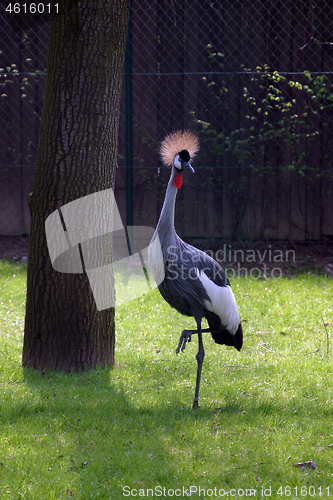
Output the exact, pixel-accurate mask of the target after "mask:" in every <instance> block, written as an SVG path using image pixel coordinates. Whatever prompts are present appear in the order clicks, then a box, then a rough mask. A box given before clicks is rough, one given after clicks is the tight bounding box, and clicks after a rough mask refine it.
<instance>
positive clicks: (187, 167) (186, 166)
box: [182, 161, 195, 174]
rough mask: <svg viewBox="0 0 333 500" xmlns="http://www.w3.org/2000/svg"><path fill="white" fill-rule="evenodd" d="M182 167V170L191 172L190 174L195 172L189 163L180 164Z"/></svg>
mask: <svg viewBox="0 0 333 500" xmlns="http://www.w3.org/2000/svg"><path fill="white" fill-rule="evenodd" d="M182 167H183V169H184V170H191V172H192V174H194V172H195V170H194V168H193V167H192V165H191V164H190V162H185V161H184V162H182Z"/></svg>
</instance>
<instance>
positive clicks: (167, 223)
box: [156, 175, 178, 243]
mask: <svg viewBox="0 0 333 500" xmlns="http://www.w3.org/2000/svg"><path fill="white" fill-rule="evenodd" d="M173 181H174V175H171V177H170V181H169V184H168V187H167V190H166V193H165V198H164V203H163V207H162V210H161V215H160V218H159V221H158V224H157V228H156V230H157V232H158V236H159V239H160V241H161V243H162V242H164V241H166V240H167V239H169V238H170V237H171V236H172V235H173V234H175V225H174V221H175V203H176V196H177V191H178V189H177V188H176V186H175V185H174V183H173Z"/></svg>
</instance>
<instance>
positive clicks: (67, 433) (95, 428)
mask: <svg viewBox="0 0 333 500" xmlns="http://www.w3.org/2000/svg"><path fill="white" fill-rule="evenodd" d="M14 275H15V276H14ZM25 281H26V269H25V266H23V265H21V264H15V263H8V262H1V261H0V290H1V300H0V302H1V308H0V318H1V321H0V361H1V363H0V404H1V412H0V429H1V430H0V498H4V499H12V498H13V499H15V500H16V499H18V498H27V499H33V500H35V499H43V500H44V499H51V498H54V499H60V498H76V499H84V500H85V499H87V498H123V488H124V486H128V488H130V489H132V490H133V492H134V490H135V491H136V492H137V493H138V492H139V490H140V489H141V490H142V491H144V490H145V489H147V488H148V489H149V488H150V489H151V488H153V489H154V488H155V487H156V486H158V485H160V486H161V487H165V488H166V489H167V490H168V489H173V490H176V489H177V488H182V487H183V486H184V488H188V487H190V486H191V485H193V486H197V487H198V488H199V486H200V487H201V488H205V489H206V490H207V489H208V488H213V489H214V488H215V487H216V488H218V489H221V488H223V489H224V490H225V491H230V490H231V489H232V488H235V489H236V490H238V489H240V490H246V489H255V490H256V491H257V497H259V498H261V497H262V496H261V491H262V488H269V487H271V489H272V495H271V497H270V498H273V499H276V498H283V496H281V495H278V493H277V491H278V488H279V487H280V486H283V487H286V486H289V487H290V488H291V490H290V495H288V498H294V499H296V498H299V497H300V495H299V494H298V495H297V494H296V490H295V488H296V487H306V488H308V489H307V491H310V490H309V488H310V487H312V488H314V489H315V490H313V489H312V490H311V492H312V493H313V491H315V494H317V493H318V492H319V488H320V487H321V488H322V492H324V488H326V487H331V484H332V478H331V474H332V473H333V458H332V453H333V451H332V450H333V447H332V446H330V445H331V444H333V428H332V413H333V411H332V389H331V379H332V355H333V354H332V349H333V342H332V343H331V344H332V345H330V344H329V343H328V340H330V334H331V321H332V311H333V286H332V280H331V278H327V277H324V276H313V275H311V274H309V275H307V274H300V275H299V276H297V277H294V278H283V279H279V280H273V279H270V280H264V279H259V280H254V279H245V278H238V279H234V280H233V283H232V285H233V290H234V293H235V296H236V298H237V302H238V305H239V309H240V314H241V318H242V321H243V326H244V348H243V349H242V351H241V352H237V351H236V350H235V349H232V348H226V347H224V346H219V345H217V344H215V343H214V342H213V340H212V339H211V337H210V335H209V334H205V335H204V345H205V351H206V357H205V361H204V365H203V372H202V383H201V392H200V405H201V408H200V409H199V410H198V411H195V412H193V411H191V410H190V406H191V403H192V399H193V394H194V387H195V376H196V359H195V354H196V352H197V339H196V338H195V337H196V336H193V339H192V342H191V343H189V344H188V345H187V346H186V349H185V351H184V352H183V353H181V354H180V355H179V356H177V355H176V354H175V349H176V347H177V344H178V340H179V335H180V332H181V331H182V329H184V328H190V327H191V326H192V325H193V324H194V322H193V319H191V318H186V317H183V316H180V315H179V314H178V313H177V312H176V311H174V310H172V309H170V307H169V306H168V305H167V304H166V303H165V302H164V301H163V299H162V298H161V297H160V295H159V293H158V291H157V290H155V291H154V292H152V293H150V294H148V295H146V296H144V297H140V298H138V299H136V300H134V301H132V302H130V303H127V304H123V305H122V306H120V307H119V308H117V310H116V320H117V329H116V364H115V366H114V367H112V368H111V367H107V368H104V369H94V370H90V371H89V372H86V373H69V374H68V373H67V374H63V373H58V372H54V371H48V370H46V371H45V373H44V374H42V373H40V372H35V371H32V370H23V369H22V368H21V350H22V340H23V326H24V301H25V293H26V292H25ZM327 354H328V355H327ZM308 461H313V462H315V463H316V467H317V468H316V469H312V468H310V469H307V468H305V469H304V470H301V468H300V467H294V464H296V463H302V462H304V463H306V462H308ZM288 491H289V490H288ZM288 491H287V492H288ZM304 491H305V490H303V493H304ZM331 493H333V485H332V491H331ZM325 494H326V492H325ZM206 496H207V495H206ZM311 496H312V498H313V495H307V496H306V495H302V498H310V497H311ZM192 497H193V498H199V497H198V495H194V494H193V495H192ZM315 498H316V496H315ZM318 498H319V496H318Z"/></svg>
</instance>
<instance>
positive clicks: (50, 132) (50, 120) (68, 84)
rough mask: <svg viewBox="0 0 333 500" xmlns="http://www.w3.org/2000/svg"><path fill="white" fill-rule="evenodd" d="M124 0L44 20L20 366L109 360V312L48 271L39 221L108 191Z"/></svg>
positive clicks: (68, 5)
mask: <svg viewBox="0 0 333 500" xmlns="http://www.w3.org/2000/svg"><path fill="white" fill-rule="evenodd" d="M128 13H129V0H95V1H92V0H80V2H75V1H74V2H73V1H72V0H65V1H63V2H59V14H58V15H55V17H54V19H53V21H52V28H51V38H50V47H49V59H48V69H47V80H46V89H45V101H44V108H43V115H42V123H41V131H40V138H39V148H38V155H37V168H36V174H35V178H34V183H33V188H32V193H30V195H29V207H30V212H31V228H30V242H29V259H28V282H27V306H26V317H25V332H24V346H23V357H22V362H23V366H26V367H27V366H30V367H34V368H37V369H40V370H42V369H44V368H56V369H61V370H66V371H67V370H86V369H89V368H90V367H92V366H96V365H105V364H108V363H113V362H114V343H115V334H114V327H115V325H114V309H113V308H111V309H107V310H103V311H98V310H97V308H96V305H95V302H94V298H93V295H92V292H91V289H90V285H89V281H88V278H87V275H86V274H85V273H83V274H65V273H60V272H57V271H55V270H54V269H53V268H52V265H51V260H50V256H49V253H48V248H47V242H46V235H45V220H46V218H47V217H48V216H49V215H50V214H51V213H52V212H54V211H55V210H57V209H58V208H60V207H61V206H62V205H65V204H66V203H69V202H70V201H73V200H76V199H78V198H81V197H83V196H86V195H88V194H92V193H96V192H98V191H101V190H104V189H109V188H113V187H114V178H115V169H116V162H117V143H118V123H119V106H120V94H121V83H122V73H123V62H124V55H125V46H126V35H127V26H128Z"/></svg>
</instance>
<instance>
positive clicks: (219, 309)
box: [196, 269, 240, 335]
mask: <svg viewBox="0 0 333 500" xmlns="http://www.w3.org/2000/svg"><path fill="white" fill-rule="evenodd" d="M196 272H197V275H198V278H199V279H200V281H201V283H202V284H203V286H204V288H205V290H206V293H207V295H208V297H209V298H210V300H211V302H209V301H208V300H205V306H206V307H207V309H208V311H211V312H213V313H215V314H216V315H217V316H219V318H220V320H221V323H222V325H223V326H225V327H226V328H227V329H228V331H229V332H230V333H231V334H232V335H234V334H235V333H236V331H237V328H238V326H239V324H240V316H239V312H238V309H237V304H236V299H235V296H234V294H233V291H232V290H231V287H230V286H218V285H216V284H215V283H214V282H213V281H212V280H210V279H209V278H208V276H207V275H206V274H205V273H204V272H203V271H199V269H196Z"/></svg>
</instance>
